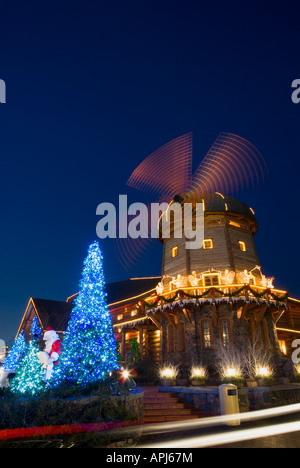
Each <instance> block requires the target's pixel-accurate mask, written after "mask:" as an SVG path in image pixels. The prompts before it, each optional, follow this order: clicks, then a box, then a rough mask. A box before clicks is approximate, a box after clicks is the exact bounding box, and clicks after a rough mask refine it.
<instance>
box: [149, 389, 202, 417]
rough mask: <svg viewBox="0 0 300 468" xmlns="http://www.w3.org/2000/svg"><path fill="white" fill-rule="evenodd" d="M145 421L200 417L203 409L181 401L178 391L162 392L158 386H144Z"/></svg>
mask: <svg viewBox="0 0 300 468" xmlns="http://www.w3.org/2000/svg"><path fill="white" fill-rule="evenodd" d="M143 390H144V423H145V424H149V423H158V422H167V421H182V420H184V419H198V418H200V417H201V416H202V414H201V411H199V410H195V409H194V408H193V406H192V405H188V404H186V403H184V402H183V401H181V400H180V399H179V398H178V396H177V394H176V393H162V392H159V391H158V389H157V387H154V388H153V387H151V388H150V389H149V388H147V387H144V389H143Z"/></svg>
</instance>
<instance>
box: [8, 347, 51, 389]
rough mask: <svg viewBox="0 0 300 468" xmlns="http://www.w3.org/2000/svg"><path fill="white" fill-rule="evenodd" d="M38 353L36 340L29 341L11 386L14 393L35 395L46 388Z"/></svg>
mask: <svg viewBox="0 0 300 468" xmlns="http://www.w3.org/2000/svg"><path fill="white" fill-rule="evenodd" d="M38 352H39V347H38V344H37V342H36V341H35V340H34V339H33V340H31V341H29V343H28V345H27V349H26V352H25V355H24V357H23V359H22V361H21V363H20V365H19V367H18V369H17V371H16V376H15V377H14V379H13V380H12V381H11V384H10V388H11V390H12V392H13V393H23V394H24V393H26V394H30V395H35V394H37V393H40V391H41V390H42V389H43V388H44V376H45V372H44V370H43V369H42V366H41V364H40V361H39V359H38Z"/></svg>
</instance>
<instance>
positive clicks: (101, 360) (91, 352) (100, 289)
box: [54, 242, 118, 385]
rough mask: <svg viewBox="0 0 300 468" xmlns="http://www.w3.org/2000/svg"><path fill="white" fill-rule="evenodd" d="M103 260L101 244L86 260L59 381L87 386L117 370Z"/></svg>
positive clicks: (60, 360) (62, 356) (91, 250)
mask: <svg viewBox="0 0 300 468" xmlns="http://www.w3.org/2000/svg"><path fill="white" fill-rule="evenodd" d="M104 289H105V280H104V274H103V258H102V253H101V250H100V247H99V244H98V243H97V242H94V243H92V244H91V245H90V247H89V249H88V254H87V257H86V259H85V261H84V266H83V272H82V278H81V282H80V290H79V293H78V295H77V297H76V300H75V307H74V309H73V310H72V312H71V315H70V319H69V322H68V327H67V330H66V333H65V335H64V339H63V346H62V353H61V355H60V358H59V364H58V369H57V371H56V372H54V377H55V376H56V377H57V378H58V380H59V381H61V380H67V381H68V382H69V383H73V384H80V385H86V384H88V383H92V382H98V381H100V380H101V379H103V378H105V377H107V376H108V374H109V372H110V371H112V370H114V369H117V368H118V364H117V352H116V341H115V337H114V334H113V329H112V322H111V317H110V313H109V310H108V307H107V303H106V293H105V290H104Z"/></svg>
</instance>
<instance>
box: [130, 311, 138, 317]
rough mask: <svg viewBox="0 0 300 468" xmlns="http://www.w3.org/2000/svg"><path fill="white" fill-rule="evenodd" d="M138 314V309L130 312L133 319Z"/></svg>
mask: <svg viewBox="0 0 300 468" xmlns="http://www.w3.org/2000/svg"><path fill="white" fill-rule="evenodd" d="M136 314H137V309H135V310H132V311H131V312H130V315H131V317H134V316H135V315H136Z"/></svg>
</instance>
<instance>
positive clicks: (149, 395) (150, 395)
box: [144, 392, 177, 399]
mask: <svg viewBox="0 0 300 468" xmlns="http://www.w3.org/2000/svg"><path fill="white" fill-rule="evenodd" d="M144 398H162V399H164V398H177V393H161V392H151V393H144Z"/></svg>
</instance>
